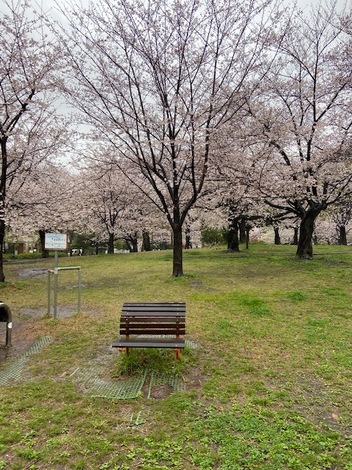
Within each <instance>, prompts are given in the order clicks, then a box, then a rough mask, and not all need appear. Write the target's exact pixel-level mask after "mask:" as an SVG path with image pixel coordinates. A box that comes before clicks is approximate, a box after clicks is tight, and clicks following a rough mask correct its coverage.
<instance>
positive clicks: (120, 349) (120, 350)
mask: <svg viewBox="0 0 352 470" xmlns="http://www.w3.org/2000/svg"><path fill="white" fill-rule="evenodd" d="M124 349H126V354H128V350H129V348H119V352H122V351H123V350H124Z"/></svg>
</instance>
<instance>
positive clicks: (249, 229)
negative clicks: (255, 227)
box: [246, 225, 251, 250]
mask: <svg viewBox="0 0 352 470" xmlns="http://www.w3.org/2000/svg"><path fill="white" fill-rule="evenodd" d="M250 231H251V227H250V226H249V225H247V226H246V250H248V248H249V232H250Z"/></svg>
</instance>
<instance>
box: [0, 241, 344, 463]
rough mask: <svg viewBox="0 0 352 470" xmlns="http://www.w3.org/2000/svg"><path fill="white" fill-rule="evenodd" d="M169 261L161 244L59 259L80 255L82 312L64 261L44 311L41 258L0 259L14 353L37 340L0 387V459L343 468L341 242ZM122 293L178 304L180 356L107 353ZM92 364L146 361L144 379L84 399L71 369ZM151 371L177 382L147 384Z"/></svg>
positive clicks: (117, 375) (114, 374)
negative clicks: (175, 385) (18, 371)
mask: <svg viewBox="0 0 352 470" xmlns="http://www.w3.org/2000/svg"><path fill="white" fill-rule="evenodd" d="M171 260H172V253H171V251H167V252H152V253H131V254H128V255H125V254H118V255H113V256H108V255H99V256H91V257H85V256H83V257H80V258H79V259H78V258H73V257H72V258H60V261H59V264H60V266H71V267H72V266H77V264H78V265H80V266H81V270H82V286H83V287H82V311H81V312H80V313H72V312H74V311H75V305H77V273H76V272H75V271H61V272H60V274H59V292H58V316H57V318H56V319H53V318H52V314H51V316H49V315H47V270H48V269H51V268H52V267H53V259H52V258H51V259H49V260H45V261H34V260H33V262H31V261H26V262H25V263H18V264H15V263H12V262H11V261H9V262H8V263H6V266H5V273H6V283H4V284H3V285H1V286H0V288H1V297H2V300H3V301H4V302H6V303H8V304H9V306H10V308H11V311H12V314H13V324H14V329H13V335H12V342H13V345H14V347H13V352H14V356H16V351H20V350H21V349H22V350H24V349H25V346H28V347H30V346H31V345H32V344H33V343H34V342H35V341H37V340H38V338H40V337H44V336H50V338H52V341H51V342H50V343H49V344H46V345H45V346H44V347H43V348H42V349H41V350H40V351H38V353H36V354H33V355H31V356H30V357H28V359H27V362H26V365H25V370H24V373H23V377H22V379H21V380H19V381H14V383H9V384H6V385H4V386H2V387H1V403H0V469H1V468H6V469H7V468H9V469H11V470H15V469H21V470H22V469H23V468H31V469H40V468H50V469H53V470H61V469H63V468H70V469H94V470H96V469H101V470H106V469H111V470H112V469H119V470H129V469H131V468H140V469H143V470H145V469H151V470H155V469H167V470H169V469H180V470H181V469H182V470H183V469H187V470H188V469H190V470H191V469H197V470H198V469H204V470H205V469H206V470H211V469H214V468H216V469H220V470H236V469H238V470H242V469H250V470H251V469H268V470H271V469H281V468H282V469H294V470H301V469H302V470H306V469H309V470H311V469H313V470H321V469H332V468H334V469H337V470H351V468H352V467H351V462H352V450H351V448H352V447H351V444H352V443H351V435H352V428H351V422H352V395H351V383H352V372H351V371H352V348H351V338H352V321H351V320H352V312H351V305H352V291H351V288H350V282H351V273H352V251H351V248H350V247H333V246H318V247H316V248H315V255H314V259H313V261H311V262H308V261H304V262H302V261H297V260H296V259H295V247H292V246H277V247H275V246H269V245H265V244H255V245H251V246H250V247H249V250H243V251H241V252H240V253H227V252H226V250H225V249H224V247H216V248H213V249H195V250H188V251H185V253H184V269H185V276H184V277H182V278H173V277H172V276H171V268H172V266H171ZM132 301H137V302H138V301H145V302H153V301H185V302H186V304H187V320H186V323H187V339H188V340H189V344H190V345H192V347H187V348H185V350H184V351H183V353H182V358H181V360H180V361H177V360H176V357H175V353H174V351H172V350H153V349H144V350H143V349H141V350H133V349H131V350H130V354H129V355H128V356H127V355H126V354H124V353H122V354H117V352H116V350H114V351H112V349H111V347H110V345H111V344H112V342H113V341H114V340H115V339H116V338H117V336H118V327H119V316H120V311H121V306H122V304H123V303H124V302H132ZM68 311H70V312H71V313H70V314H68V313H67V312H68ZM0 326H1V325H0ZM1 334H2V337H1V336H0V347H1V346H2V343H1V342H4V341H5V331H4V330H1V331H0V335H1ZM1 352H3V353H4V355H5V351H4V350H1V351H0V353H1ZM4 355H3V356H4ZM6 364H8V362H7V363H4V362H2V363H1V364H0V373H1V370H2V369H3V368H4V367H6ZM80 371H81V372H82V374H81V375H79V373H80ZM94 371H96V373H97V378H99V380H101V381H102V382H104V383H105V382H109V381H112V382H113V381H119V380H124V379H126V378H128V377H134V376H135V375H138V374H141V373H144V372H146V383H145V388H144V389H143V390H142V393H141V394H140V396H138V398H135V399H128V400H117V399H107V398H98V397H97V396H95V395H96V394H95V395H94V396H93V395H92V393H91V391H90V390H89V387H88V384H87V383H86V382H85V381H84V377H86V375H85V374H88V372H89V373H91V372H93V373H94ZM152 374H154V375H155V377H156V376H157V375H158V374H160V375H163V374H164V375H165V376H166V375H170V376H175V377H177V378H179V379H180V380H181V381H182V384H183V387H182V388H181V389H180V390H178V391H173V393H165V394H164V395H163V394H162V393H161V392H162V391H163V389H162V387H159V388H160V390H159V389H158V387H155V388H156V390H153V394H152V395H151V396H148V386H149V389H151V387H150V384H151V383H152V382H149V383H148V380H149V379H150V377H151V376H152ZM75 377H81V378H82V380H75ZM150 380H151V379H150ZM154 392H155V393H154ZM157 392H160V394H159V395H158V394H157ZM171 392H172V390H171ZM98 395H99V394H98Z"/></svg>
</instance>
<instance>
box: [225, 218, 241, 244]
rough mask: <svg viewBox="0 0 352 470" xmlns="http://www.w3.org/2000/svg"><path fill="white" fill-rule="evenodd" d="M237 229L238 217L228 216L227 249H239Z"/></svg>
mask: <svg viewBox="0 0 352 470" xmlns="http://www.w3.org/2000/svg"><path fill="white" fill-rule="evenodd" d="M238 230H239V219H238V217H229V230H228V236H227V251H240V241H239V238H238Z"/></svg>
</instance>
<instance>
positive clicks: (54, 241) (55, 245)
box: [45, 233, 68, 318]
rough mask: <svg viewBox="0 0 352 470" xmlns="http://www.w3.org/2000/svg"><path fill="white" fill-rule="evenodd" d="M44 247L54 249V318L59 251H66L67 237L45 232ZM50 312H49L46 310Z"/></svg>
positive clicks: (55, 312)
mask: <svg viewBox="0 0 352 470" xmlns="http://www.w3.org/2000/svg"><path fill="white" fill-rule="evenodd" d="M45 249H46V250H55V264H54V318H56V316H57V291H58V278H59V251H67V249H68V237H67V234H66V233H46V234H45ZM48 305H50V282H49V283H48ZM48 313H50V312H48Z"/></svg>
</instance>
